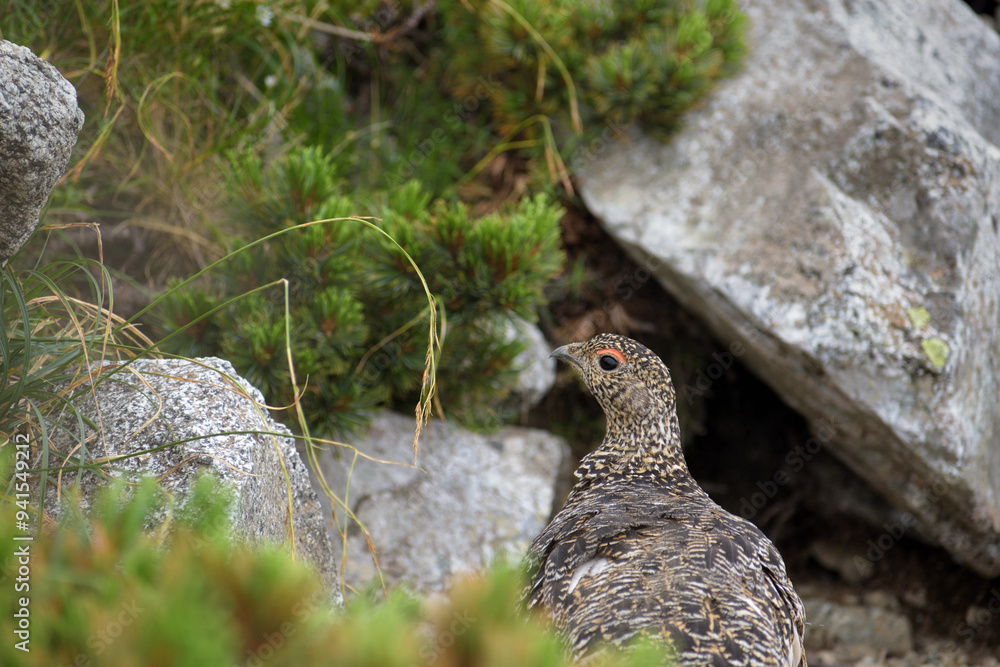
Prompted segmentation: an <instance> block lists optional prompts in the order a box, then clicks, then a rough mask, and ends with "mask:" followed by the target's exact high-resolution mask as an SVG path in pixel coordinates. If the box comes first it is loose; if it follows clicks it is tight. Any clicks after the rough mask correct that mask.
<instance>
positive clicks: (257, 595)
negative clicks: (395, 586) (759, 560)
mask: <svg viewBox="0 0 1000 667" xmlns="http://www.w3.org/2000/svg"><path fill="white" fill-rule="evenodd" d="M3 458H4V459H5V460H6V461H7V462H8V463H9V457H7V456H4V457H3ZM9 469H10V468H9V465H0V479H4V480H6V479H7V474H6V471H8V470H9ZM13 498H14V496H13V494H10V493H8V495H6V496H5V497H4V498H3V499H2V500H0V543H2V544H4V545H7V547H6V548H4V549H3V550H0V578H2V586H0V632H2V633H3V635H4V637H5V638H6V640H5V641H3V642H0V663H2V664H4V665H8V666H10V667H20V666H22V665H23V666H26V667H31V666H38V667H52V666H53V665H73V666H81V667H86V666H90V665H115V667H120V666H121V667H129V666H132V665H135V666H136V667H138V666H140V665H141V666H143V667H168V666H176V667H188V666H190V665H248V666H251V665H252V666H255V667H256V666H259V665H273V666H275V667H278V666H282V665H286V666H289V667H290V666H295V667H299V666H301V665H338V666H343V667H413V666H417V667H425V666H427V667H429V666H431V665H435V666H456V667H457V666H458V665H482V666H484V667H488V666H496V667H506V666H508V665H521V666H524V667H562V666H567V667H568V665H570V664H572V663H571V661H570V660H569V659H568V657H567V656H566V655H565V651H564V649H563V645H562V643H561V642H560V640H559V639H557V638H556V636H555V635H554V634H553V633H552V632H551V631H550V630H549V629H548V627H547V624H546V623H545V622H544V621H543V620H542V619H541V618H538V617H533V616H530V615H528V614H525V613H524V612H522V611H520V604H519V600H520V595H521V591H522V589H523V586H524V583H525V579H524V576H523V572H522V571H521V570H520V569H519V568H515V567H511V566H504V567H497V568H495V569H494V570H493V571H491V572H490V573H488V574H486V575H484V576H479V577H470V578H468V579H466V580H464V581H460V582H458V583H457V584H456V586H455V587H454V588H453V589H452V590H451V591H450V593H449V597H448V599H446V600H441V599H428V600H420V599H418V598H415V597H413V596H411V595H408V594H406V593H405V592H403V591H395V592H393V593H391V594H390V595H389V596H388V597H387V598H381V599H380V598H377V597H374V596H359V597H356V598H355V599H353V600H351V601H350V602H349V603H348V604H347V606H346V607H345V608H343V609H338V608H336V607H335V606H334V605H333V602H332V600H333V596H332V591H329V590H324V588H323V584H322V583H321V582H320V579H319V577H318V576H317V575H316V574H315V573H314V572H313V571H312V570H311V569H310V568H309V567H308V566H307V565H306V564H304V563H303V562H301V561H296V560H294V559H293V557H292V556H291V555H290V554H289V553H288V552H286V551H284V550H283V549H281V548H279V547H278V546H273V547H264V548H257V549H254V548H250V547H249V546H247V545H244V544H242V543H240V542H239V541H234V539H233V538H232V537H231V535H230V524H229V515H230V512H229V508H230V506H231V497H230V495H229V494H228V492H227V491H226V490H225V489H224V488H223V487H220V486H219V485H218V484H217V483H216V482H215V481H214V479H213V478H211V477H209V476H205V477H202V478H200V479H199V480H197V481H196V483H195V484H194V486H193V488H192V491H191V492H190V495H189V496H188V497H187V499H186V500H185V501H184V502H183V503H179V502H178V500H177V499H176V498H174V497H172V496H170V495H169V494H167V493H166V492H165V491H164V490H163V489H162V488H161V487H160V486H159V485H158V484H157V483H156V481H155V480H152V479H146V480H143V481H142V482H141V483H139V484H138V485H134V486H127V485H125V484H124V483H122V482H118V483H115V484H111V485H110V486H108V487H107V488H106V489H105V490H104V492H103V493H102V494H101V495H100V496H99V497H98V499H97V500H96V502H95V503H94V505H93V507H91V508H90V509H89V511H88V513H86V514H85V513H84V512H83V511H82V510H81V508H80V505H79V501H78V500H77V499H76V498H75V496H71V497H70V498H69V499H68V501H67V504H66V513H65V515H64V517H63V520H62V523H61V524H60V525H59V526H58V527H57V528H54V527H52V526H46V527H45V528H44V529H43V530H42V532H41V534H40V535H37V536H36V537H35V539H34V540H32V541H30V542H26V541H15V540H14V537H15V536H23V535H24V534H25V532H24V531H23V530H20V529H17V528H16V522H15V513H16V511H17V506H16V505H15V504H14V502H13ZM11 545H15V546H16V547H22V546H23V547H25V548H26V549H27V553H28V556H26V557H24V561H26V562H27V565H26V566H25V567H26V568H27V572H28V574H23V573H22V572H21V571H20V569H19V568H21V565H22V562H20V561H19V558H21V555H19V554H17V553H15V548H12V546H11ZM19 578H20V583H22V584H25V587H24V588H23V589H22V590H16V589H15V583H17V582H18V580H19ZM22 598H24V600H27V603H26V604H25V602H24V600H22ZM22 609H27V612H22V611H21V610H22ZM17 614H21V616H18V615H17ZM21 618H25V619H26V621H25V622H24V624H22V623H21ZM21 625H25V626H26V627H27V632H28V633H29V634H28V635H27V640H28V641H27V644H24V645H23V646H24V647H25V648H29V649H30V651H22V650H20V649H19V648H18V647H17V644H18V643H19V642H20V641H23V640H22V639H21V638H19V637H18V636H17V635H16V634H15V632H14V631H15V630H16V629H20V627H21ZM661 655H662V653H661ZM651 656H652V654H651V653H650V652H649V651H646V652H645V653H644V654H640V655H637V656H634V657H633V658H632V659H631V660H614V661H613V662H612V663H611V664H622V665H635V666H636V667H638V666H639V665H643V664H645V665H651V664H655V663H654V662H652V661H651V660H650V657H651ZM640 658H641V660H640Z"/></svg>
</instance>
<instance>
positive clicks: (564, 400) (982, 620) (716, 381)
mask: <svg viewBox="0 0 1000 667" xmlns="http://www.w3.org/2000/svg"><path fill="white" fill-rule="evenodd" d="M564 225H565V238H566V242H567V249H568V252H569V254H570V257H571V260H572V259H574V258H580V257H584V259H580V260H579V261H580V262H582V264H581V267H580V268H581V269H582V273H583V275H585V276H586V278H585V279H584V280H583V281H582V282H581V283H580V284H578V285H564V286H563V289H564V290H565V291H564V292H563V293H560V294H558V295H553V296H554V298H553V304H554V305H553V306H552V308H553V311H552V312H551V314H550V315H551V317H550V319H549V321H548V323H547V328H548V331H547V332H546V333H547V334H548V335H549V337H550V339H551V340H553V341H557V342H561V341H565V340H579V339H581V338H585V337H588V336H589V335H592V334H593V333H595V332H597V331H615V332H617V333H623V334H626V335H630V336H632V337H634V338H636V339H639V340H642V341H643V342H645V343H646V344H648V345H650V346H651V347H653V348H654V349H656V350H657V352H659V353H660V354H661V355H662V356H663V357H664V361H665V362H666V363H667V365H668V366H669V367H670V368H671V370H672V373H673V377H674V383H675V385H676V386H677V389H678V394H679V401H678V405H679V412H680V417H681V422H682V424H681V426H682V430H683V431H684V433H685V447H686V452H687V458H688V461H689V465H690V467H691V470H692V473H693V474H694V476H695V477H696V478H697V479H698V480H699V482H701V484H702V485H703V486H704V487H705V489H706V490H707V491H708V492H709V493H710V494H711V495H712V496H713V497H714V498H715V499H716V500H717V501H718V502H719V503H720V504H722V505H723V506H724V507H726V508H727V509H728V510H729V511H731V512H734V513H737V514H742V515H743V516H745V517H747V518H749V519H751V520H753V521H754V522H755V523H757V524H758V525H759V526H761V528H762V529H763V530H764V531H765V532H766V533H767V534H768V535H769V536H771V538H772V539H774V540H775V542H776V543H777V544H778V546H779V548H780V549H781V551H782V553H783V554H784V556H785V560H786V562H787V564H788V567H789V571H790V573H791V576H792V579H793V581H794V582H795V583H796V587H797V589H798V590H799V592H800V594H801V595H802V597H803V599H804V600H805V603H806V607H807V618H808V621H809V628H808V634H807V637H808V650H809V664H810V665H812V666H813V667H815V666H816V665H820V666H824V667H834V666H837V667H839V666H845V665H894V666H896V665H898V666H906V667H910V666H917V665H1000V661H998V658H997V656H1000V578H998V579H994V580H992V581H991V580H987V579H983V578H982V577H979V576H977V575H976V574H974V573H973V572H971V571H969V570H967V569H965V568H963V567H961V566H960V565H958V564H956V563H955V562H954V561H953V560H952V559H951V557H950V556H949V555H948V554H947V553H945V552H944V551H943V550H941V549H937V548H934V547H932V546H928V545H927V544H926V543H924V542H922V541H921V539H920V535H919V526H915V525H913V524H912V523H911V522H909V521H908V520H907V517H908V515H900V514H899V513H897V512H894V510H893V509H892V508H891V507H889V506H888V505H887V504H886V503H885V502H884V501H883V500H882V499H881V497H880V496H879V495H878V494H877V493H876V492H875V491H873V490H872V489H870V488H869V487H867V486H866V485H865V484H864V482H862V481H861V480H860V479H859V478H857V477H856V476H855V475H854V474H853V473H852V472H851V471H850V470H848V469H847V468H846V467H845V466H843V465H842V464H840V463H839V462H838V461H837V460H836V459H834V458H833V457H832V456H831V455H829V454H827V453H826V452H825V451H824V450H819V451H817V452H812V453H810V452H809V451H808V449H807V448H806V449H804V448H802V447H801V445H802V444H803V443H806V442H808V440H809V438H810V437H811V436H812V435H813V434H810V432H809V431H808V429H807V428H806V425H805V423H804V421H803V420H802V419H801V417H799V416H798V415H797V414H796V413H795V412H794V411H792V410H791V409H789V408H788V407H787V406H785V405H784V404H783V403H781V401H780V400H779V399H778V398H777V396H775V394H774V393H773V392H771V390H770V389H769V388H768V387H767V386H766V385H764V384H763V383H762V382H760V381H759V380H758V379H757V378H755V377H754V376H753V375H752V374H750V373H749V372H748V371H747V370H745V369H744V368H743V367H742V366H741V364H740V363H739V358H738V355H735V356H734V355H732V354H731V352H730V351H728V350H726V349H723V346H722V345H721V344H719V343H717V342H715V341H714V340H712V338H711V337H710V336H709V335H708V334H707V332H706V331H705V330H704V329H703V328H702V327H701V325H700V324H699V323H698V322H697V321H695V320H694V319H693V318H691V317H690V316H689V315H688V314H687V313H685V312H684V311H683V310H682V309H681V308H680V306H678V305H677V304H676V302H675V301H674V300H673V299H672V298H671V297H670V296H669V295H668V294H666V293H665V292H663V290H662V289H661V288H660V287H659V286H658V285H657V284H656V283H655V281H653V280H652V279H650V277H649V276H648V274H646V273H644V272H643V271H642V269H641V268H639V267H636V266H635V265H634V264H633V263H632V262H631V261H630V260H628V258H627V257H625V255H624V254H623V253H622V252H621V251H619V250H618V249H617V248H616V246H615V245H614V243H613V242H612V241H611V240H610V239H609V238H608V237H607V236H606V235H605V234H604V232H603V231H602V230H601V229H600V227H599V226H598V225H597V223H596V222H595V221H594V220H593V219H592V218H591V217H590V216H589V215H588V214H587V213H586V212H584V211H576V212H574V213H573V214H571V215H569V216H567V218H566V220H565V221H564ZM556 304H558V305H556ZM592 401H593V399H592V398H590V397H589V396H587V395H586V394H585V392H584V391H583V390H582V389H581V388H580V387H579V385H578V384H577V383H576V382H575V381H574V380H573V379H572V378H571V377H570V376H569V375H568V374H565V375H561V376H560V378H559V381H558V383H557V389H556V390H555V391H553V392H551V393H550V395H549V397H548V398H547V399H546V401H545V402H543V404H542V405H541V406H540V407H539V408H538V409H536V410H535V411H534V413H533V414H532V416H531V421H532V425H537V426H544V427H547V428H553V424H552V415H553V414H557V415H560V418H559V419H557V421H558V422H561V423H562V424H564V425H565V426H563V427H562V432H561V435H564V436H566V437H567V439H568V440H569V442H570V444H571V446H573V447H574V449H575V454H577V455H578V456H580V455H583V454H585V453H586V452H587V451H588V450H589V448H590V447H592V446H593V445H595V444H597V442H599V441H600V439H601V437H602V435H603V430H602V428H603V424H602V422H601V420H600V414H601V413H600V410H599V408H598V406H597V405H596V403H593V402H592ZM543 422H545V423H543ZM570 424H572V427H570V426H569V425H570ZM558 428H559V427H558V426H557V429H558ZM796 452H797V453H796Z"/></svg>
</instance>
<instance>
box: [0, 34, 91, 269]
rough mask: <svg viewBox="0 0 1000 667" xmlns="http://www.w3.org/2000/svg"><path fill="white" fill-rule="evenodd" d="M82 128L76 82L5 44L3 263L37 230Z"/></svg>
mask: <svg viewBox="0 0 1000 667" xmlns="http://www.w3.org/2000/svg"><path fill="white" fill-rule="evenodd" d="M82 127H83V112H82V111H81V110H80V107H79V106H77V102H76V89H75V88H73V86H72V85H71V84H70V82H69V81H67V80H66V79H64V78H63V77H62V75H61V74H59V71H58V70H56V68H55V67H53V66H52V65H50V64H49V63H47V62H45V61H44V60H42V59H41V58H39V57H37V56H36V55H35V54H33V53H32V52H31V50H30V49H27V48H25V47H23V46H18V45H16V44H12V43H10V42H8V41H6V40H0V261H5V260H8V259H10V258H11V257H13V256H14V254H15V253H17V251H18V250H19V249H20V248H21V246H22V245H24V243H25V241H27V240H28V237H30V236H31V234H32V232H34V231H35V227H37V226H38V219H39V216H40V215H41V213H42V209H43V208H45V202H46V201H48V198H49V193H50V192H51V191H52V188H54V187H55V185H56V183H57V182H59V179H60V178H61V177H62V175H63V172H64V171H66V165H67V164H68V163H69V158H70V154H71V153H72V151H73V146H74V145H75V144H76V136H77V134H79V132H80V129H81V128H82Z"/></svg>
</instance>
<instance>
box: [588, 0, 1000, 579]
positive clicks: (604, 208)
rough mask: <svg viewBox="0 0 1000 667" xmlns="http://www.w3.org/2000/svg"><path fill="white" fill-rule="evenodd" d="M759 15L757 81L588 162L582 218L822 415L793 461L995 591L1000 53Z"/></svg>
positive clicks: (871, 15)
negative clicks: (829, 473)
mask: <svg viewBox="0 0 1000 667" xmlns="http://www.w3.org/2000/svg"><path fill="white" fill-rule="evenodd" d="M746 10H747V13H748V14H749V16H750V18H751V21H752V26H753V27H752V30H751V32H750V34H749V40H750V49H749V54H750V55H749V57H748V59H747V62H746V67H745V71H744V72H743V73H742V74H741V75H739V76H737V77H735V78H734V79H732V80H729V81H726V82H723V83H722V84H721V85H720V87H719V89H718V90H717V92H716V94H715V95H714V97H713V98H712V99H711V100H710V101H709V103H708V104H707V105H706V106H705V107H704V108H702V109H700V110H698V111H696V112H694V113H692V114H691V115H690V116H689V117H688V119H687V122H686V125H687V126H686V129H685V130H684V131H682V132H681V133H680V135H678V136H677V137H676V138H675V139H674V140H673V141H672V142H671V143H670V144H667V145H663V144H660V143H658V142H655V141H652V140H650V139H648V138H646V137H643V136H641V135H639V134H638V133H637V132H635V131H632V132H631V141H629V142H626V143H621V144H617V145H609V146H608V147H607V148H605V150H604V151H603V152H602V153H600V154H599V155H596V154H595V155H596V156H591V159H589V160H588V161H586V163H584V164H583V165H582V168H583V175H582V177H581V193H582V196H583V198H584V201H585V202H586V203H587V205H588V206H589V208H590V209H591V210H592V211H593V212H594V213H595V214H596V215H597V216H598V217H599V218H600V219H601V220H602V221H603V224H604V225H605V227H606V229H607V230H608V231H609V233H610V234H611V235H612V236H613V237H614V238H615V239H616V240H617V241H619V242H620V243H621V244H622V245H623V246H624V247H625V248H626V249H627V250H628V251H629V252H630V254H632V256H633V257H635V258H636V260H637V261H638V262H640V263H641V264H642V265H643V266H645V267H646V268H647V269H649V270H650V271H651V272H652V273H653V274H654V275H656V277H657V278H658V279H659V281H660V282H661V283H662V284H663V285H664V286H665V287H666V288H667V289H668V290H669V291H670V292H671V293H672V294H673V295H674V296H675V297H676V298H677V299H678V300H679V301H680V302H681V303H683V304H684V305H685V306H686V307H688V308H690V309H691V310H692V311H693V312H695V313H697V314H698V315H699V316H700V317H701V318H702V319H703V320H704V321H705V322H706V323H707V324H708V325H709V326H710V327H711V328H712V329H713V331H714V333H715V334H716V336H717V337H718V338H719V339H720V341H721V342H722V344H723V345H724V346H730V345H732V344H734V343H737V342H738V343H739V344H740V346H741V350H745V354H743V355H742V360H743V361H744V362H745V363H747V365H749V366H750V367H751V368H752V369H753V370H754V371H755V372H756V373H757V374H758V375H759V376H760V377H762V378H764V379H765V380H766V381H767V382H768V383H770V384H771V386H772V387H774V388H775V390H776V391H777V392H778V393H779V394H780V395H781V396H782V397H783V398H784V400H786V401H787V402H788V403H789V404H790V405H792V406H793V407H795V408H796V409H797V410H799V411H800V412H801V413H802V414H803V415H805V416H806V417H807V418H808V419H809V420H810V422H811V424H812V425H813V427H814V429H816V431H817V432H818V434H820V435H821V437H819V438H814V440H815V443H813V442H810V443H807V444H805V445H803V446H805V447H807V448H809V447H812V453H813V454H814V453H815V451H816V450H817V449H818V447H819V446H821V445H822V444H824V443H825V445H826V446H827V447H829V448H830V450H831V451H832V452H834V453H835V454H836V455H837V456H838V457H840V458H841V459H842V460H843V461H845V462H846V463H847V464H848V465H849V466H850V467H852V468H853V469H854V470H855V472H857V473H858V474H859V475H860V476H862V477H863V478H864V479H865V480H866V481H868V482H869V483H870V484H871V485H873V486H874V487H875V488H876V489H877V490H878V491H879V492H881V493H882V494H884V495H885V496H886V498H887V499H888V500H889V501H890V502H891V503H893V504H894V505H895V506H896V507H898V508H900V509H901V510H903V511H906V512H908V513H910V514H912V515H913V517H915V519H916V523H915V524H914V526H915V529H916V530H918V531H919V532H920V534H922V535H928V536H930V537H932V538H933V539H934V540H936V541H937V542H939V543H940V544H941V545H943V546H944V547H945V548H947V549H948V550H950V551H951V553H952V554H953V555H954V556H955V557H956V558H957V559H958V560H960V561H962V562H964V563H966V564H967V565H968V566H970V567H972V568H974V569H975V570H976V571H978V572H979V573H981V574H983V575H986V576H996V575H997V574H1000V448H998V447H997V443H998V442H1000V409H998V408H997V401H998V396H1000V355H998V354H997V353H996V352H997V350H998V349H1000V269H998V266H1000V149H998V148H997V143H998V142H1000V36H998V35H997V33H996V32H994V31H992V30H990V29H989V28H988V27H987V26H986V25H984V23H983V22H982V21H980V20H979V19H978V18H977V17H976V16H975V15H974V14H972V12H970V11H969V9H968V7H966V6H965V5H964V4H962V3H959V2H954V1H951V0H934V1H932V2H926V3H924V2H921V3H912V2H906V1H904V0H886V1H885V2H877V3H856V2H855V3H843V2H840V1H838V0H822V1H820V2H814V3H811V4H809V5H808V6H804V5H802V4H801V3H793V2H789V1H788V0H780V1H775V2H766V3H765V2H755V3H749V4H748V5H747V7H746ZM677 381H678V385H679V387H678V390H679V392H681V393H682V394H683V393H684V392H685V390H686V389H687V390H689V391H698V390H699V389H698V388H697V387H693V388H692V387H687V388H685V379H684V378H677ZM803 460H805V461H808V459H807V458H804V457H803Z"/></svg>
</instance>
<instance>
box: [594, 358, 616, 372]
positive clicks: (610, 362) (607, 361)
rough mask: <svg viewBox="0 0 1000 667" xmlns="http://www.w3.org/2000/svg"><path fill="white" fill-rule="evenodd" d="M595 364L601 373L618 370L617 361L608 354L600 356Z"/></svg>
mask: <svg viewBox="0 0 1000 667" xmlns="http://www.w3.org/2000/svg"><path fill="white" fill-rule="evenodd" d="M597 364H598V365H599V366H600V367H601V370H603V371H613V370H615V369H616V368H618V364H619V361H618V359H617V358H615V357H613V356H611V355H610V354H602V355H601V358H600V359H598V360H597Z"/></svg>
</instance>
